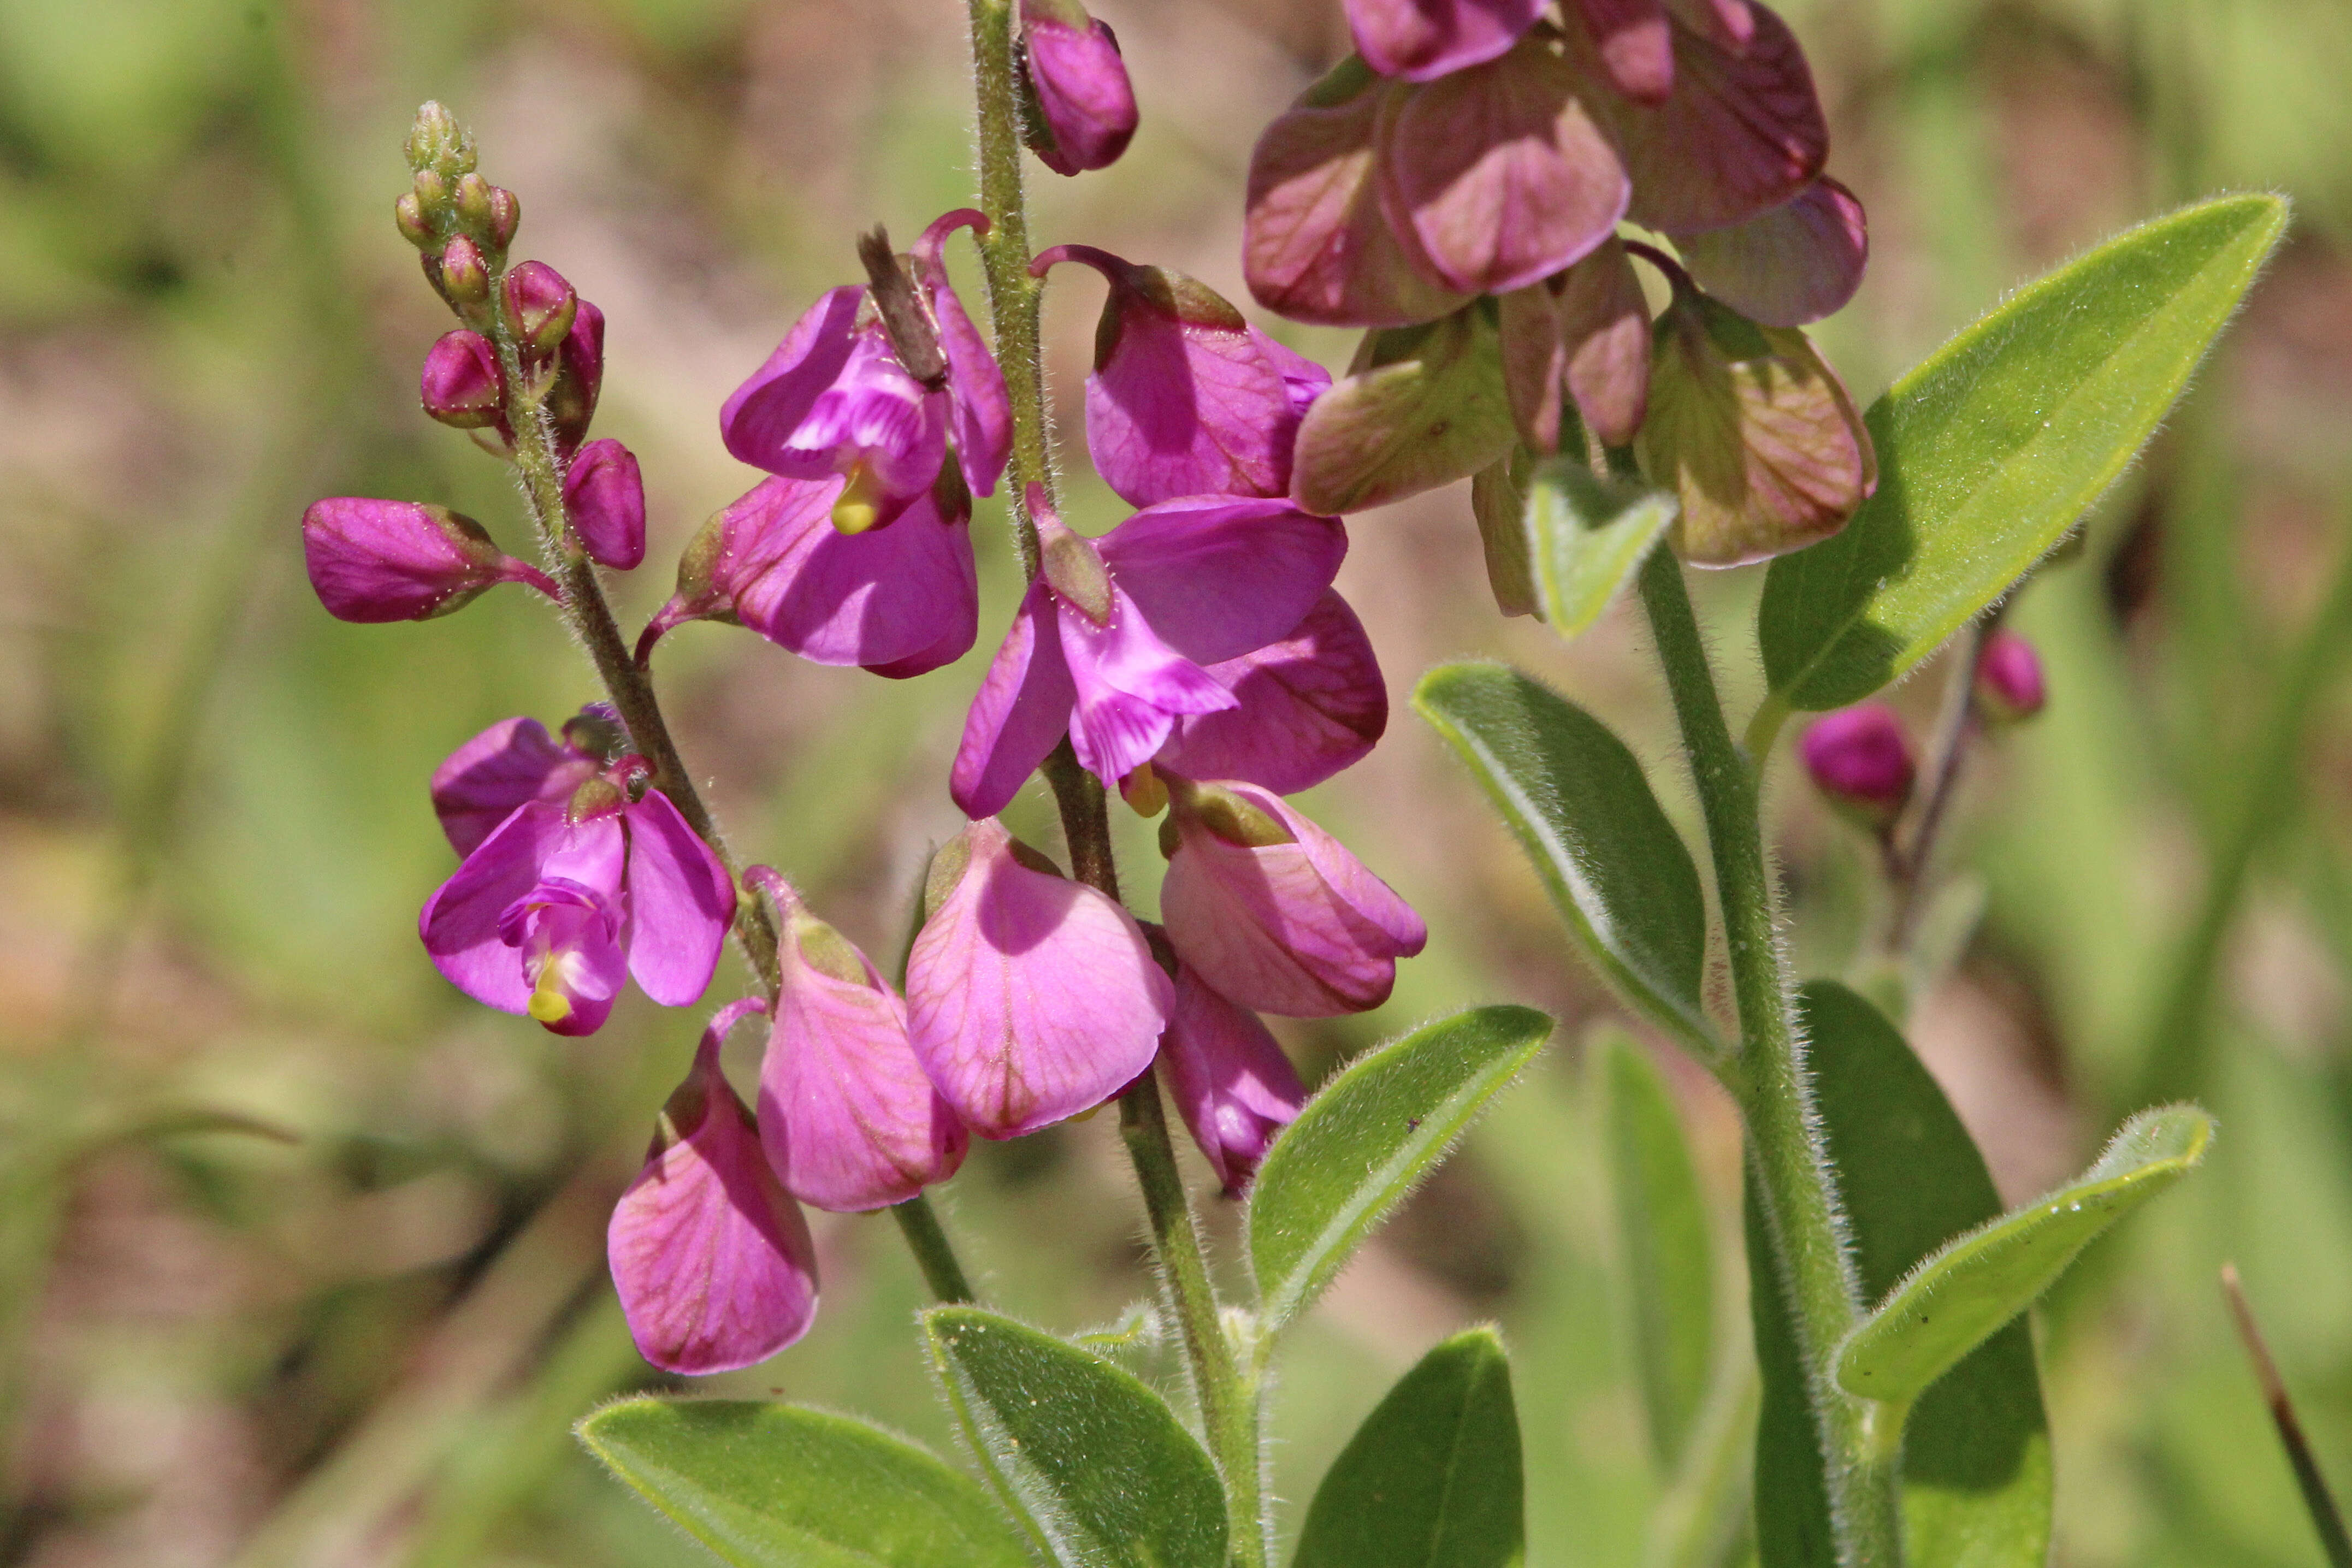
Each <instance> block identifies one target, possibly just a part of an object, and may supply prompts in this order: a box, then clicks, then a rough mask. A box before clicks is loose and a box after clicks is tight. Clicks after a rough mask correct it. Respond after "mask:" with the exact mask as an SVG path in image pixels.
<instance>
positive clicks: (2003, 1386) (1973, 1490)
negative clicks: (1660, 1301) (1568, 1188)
mask: <svg viewBox="0 0 2352 1568" xmlns="http://www.w3.org/2000/svg"><path fill="white" fill-rule="evenodd" d="M1799 1006H1800V1009H1801V1021H1802V1023H1803V1025H1804V1032H1805V1037H1806V1039H1807V1040H1809V1041H1810V1042H1811V1045H1810V1049H1809V1052H1808V1060H1809V1061H1810V1063H1811V1070H1812V1078H1813V1096H1814V1106H1815V1109H1816V1110H1817V1112H1818V1113H1819V1114H1820V1117H1821V1124H1822V1131H1823V1133H1824V1134H1826V1136H1827V1139H1828V1143H1829V1152H1830V1157H1831V1162H1832V1166H1834V1168H1835V1171H1836V1176H1837V1182H1838V1191H1839V1195H1840V1196H1841V1197H1842V1198H1843V1201H1844V1204H1845V1211H1846V1218H1847V1222H1848V1224H1849V1226H1850V1227H1851V1228H1852V1232H1853V1243H1854V1254H1855V1256H1854V1263H1855V1268H1856V1270H1857V1272H1858V1273H1859V1274H1860V1276H1861V1283H1862V1288H1863V1290H1864V1291H1865V1292H1866V1293H1867V1294H1868V1295H1869V1297H1870V1298H1872V1299H1876V1298H1877V1297H1879V1296H1880V1295H1883V1294H1884V1293H1885V1291H1888V1290H1890V1289H1892V1288H1893V1287H1894V1285H1895V1282H1896V1281H1899V1280H1901V1279H1902V1278H1903V1276H1904V1275H1905V1274H1906V1273H1907V1272H1909V1271H1910V1270H1912V1269H1913V1268H1915V1267H1916V1266H1917V1264H1918V1262H1919V1260H1921V1259H1923V1258H1925V1257H1927V1255H1928V1254H1929V1253H1931V1252H1933V1251H1934V1250H1935V1249H1937V1247H1938V1246H1940V1245H1941V1244H1942V1243H1943V1242H1944V1241H1946V1240H1947V1239H1949V1238H1951V1237H1953V1236H1955V1235H1957V1234H1958V1233H1960V1232H1962V1231H1964V1230H1967V1229H1969V1228H1970V1227H1972V1226H1976V1225H1979V1224H1982V1223H1983V1222H1984V1221H1985V1220H1987V1219H1990V1218H1993V1217H1994V1216H1996V1215H1998V1214H1999V1213H2000V1197H1999V1195H1998V1194H1997V1193H1995V1192H1994V1190H1993V1185H1992V1177H1991V1176H1990V1175H1988V1174H1987V1173H1986V1170H1985V1166H1984V1160H1983V1158H1982V1157H1981V1156H1980V1155H1978V1153H1977V1149H1976V1145H1974V1144H1973V1143H1971V1142H1970V1141H1969V1134H1968V1132H1967V1130H1966V1129H1965V1128H1963V1127H1962V1126H1961V1125H1960V1121H1959V1118H1958V1116H1956V1115H1954V1114H1953V1113H1952V1108H1951V1106H1950V1105H1949V1104H1948V1103H1947V1102H1946V1101H1945V1099H1944V1093H1943V1091H1942V1090H1940V1089H1938V1088H1937V1087H1936V1081H1935V1080H1934V1079H1933V1078H1930V1077H1929V1076H1928V1075H1927V1069H1926V1068H1924V1067H1922V1066H1921V1065H1919V1059H1918V1058H1917V1057H1916V1056H1914V1055H1913V1054H1912V1052H1911V1048H1910V1047H1909V1046H1908V1045H1906V1044H1905V1043H1904V1040H1903V1037H1902V1036H1901V1035H1899V1034H1897V1033H1896V1032H1895V1028H1894V1026H1893V1025H1892V1024H1889V1023H1888V1022H1887V1021H1886V1019H1885V1017H1884V1016H1883V1015H1881V1014H1880V1013H1879V1011H1878V1009H1875V1008H1874V1007H1872V1006H1871V1005H1870V1004H1869V1003H1868V1002H1865V1001H1864V1000H1863V999H1862V998H1860V997H1858V996H1856V995H1854V994H1853V992H1852V991H1850V990H1847V989H1846V988H1844V987H1843V986H1839V985H1834V984H1832V983H1830V982H1828V981H1824V980H1816V981H1813V982H1811V984H1809V985H1807V986H1806V987H1805V988H1804V989H1803V990H1802V991H1801V993H1800V996H1799ZM1748 1258H1749V1260H1750V1263H1749V1271H1750V1275H1751V1280H1750V1285H1749V1291H1748V1305H1749V1310H1750V1312H1752V1313H1753V1315H1754V1319H1755V1323H1756V1354H1757V1360H1758V1363H1759V1365H1760V1366H1761V1368H1762V1370H1763V1374H1764V1404H1763V1409H1762V1413H1761V1415H1760V1416H1759V1419H1758V1422H1757V1432H1756V1540H1757V1547H1758V1552H1759V1558H1760V1561H1761V1563H1762V1568H1823V1565H1824V1564H1827V1563H1832V1562H1834V1561H1835V1555H1834V1553H1833V1552H1832V1550H1831V1546H1830V1533H1829V1530H1830V1526H1829V1505H1828V1502H1827V1500H1826V1494H1825V1493H1824V1490H1823V1487H1822V1456H1821V1448H1820V1446H1819V1438H1818V1436H1817V1433H1818V1430H1819V1428H1818V1427H1816V1426H1815V1425H1814V1422H1813V1418H1812V1415H1811V1411H1810V1410H1809V1408H1808V1406H1807V1405H1806V1394H1805V1373H1804V1365H1803V1363H1802V1362H1801V1359H1800V1358H1799V1355H1798V1351H1797V1342H1796V1337H1795V1334H1794V1333H1793V1332H1792V1330H1791V1328H1790V1322H1789V1316H1788V1307H1787V1304H1786V1302H1787V1296H1786V1293H1785V1292H1784V1291H1782V1290H1781V1289H1780V1286H1779V1285H1778V1284H1777V1283H1775V1281H1774V1275H1775V1272H1776V1265H1775V1263H1774V1261H1773V1257H1772V1250H1771V1244H1770V1239H1769V1235H1768V1233H1767V1228H1766V1226H1765V1223H1764V1219H1763V1217H1762V1213H1761V1210H1760V1207H1759V1204H1758V1201H1757V1197H1756V1192H1755V1184H1754V1182H1753V1180H1752V1179H1751V1180H1750V1182H1749V1190H1748ZM2050 1485H2051V1483H2050V1434H2049V1428H2048V1423H2047V1421H2046V1419H2045V1418H2044V1416H2043V1415H2042V1389H2041V1383H2040V1380H2039V1377H2038V1375H2037V1374H2036V1373H2035V1370H2034V1357H2033V1339H2032V1335H2031V1333H2029V1332H2028V1331H2027V1327H2026V1324H2025V1323H2024V1322H2013V1323H2011V1324H2010V1325H2009V1326H2008V1327H2007V1328H2005V1329H2002V1330H2001V1331H2000V1333H1996V1334H1994V1335H1993V1336H1992V1337H1991V1338H1990V1339H1989V1340H1987V1341H1985V1343H1982V1344H1981V1345H1979V1346H1978V1347H1977V1348H1976V1350H1974V1351H1973V1352H1971V1353H1970V1354H1969V1355H1968V1356H1966V1357H1964V1358H1963V1359H1962V1360H1961V1362H1960V1363H1959V1364H1958V1365H1957V1366H1955V1367H1954V1368H1952V1370H1951V1372H1950V1373H1949V1374H1948V1375H1946V1376H1945V1377H1944V1378H1943V1379H1942V1380H1941V1381H1940V1382H1938V1383H1937V1385H1936V1386H1935V1387H1933V1388H1931V1389H1929V1390H1928V1391H1927V1394H1926V1395H1924V1396H1922V1397H1921V1398H1920V1400H1919V1403H1918V1404H1917V1405H1916V1406H1914V1407H1913V1409H1912V1412H1911V1419H1910V1421H1909V1423H1908V1424H1907V1425H1906V1427H1905V1428H1904V1437H1903V1522H1904V1534H1905V1537H1906V1553H1905V1557H1904V1562H1905V1563H1906V1568H2028V1565H2032V1568H2039V1565H2040V1564H2042V1563H2045V1562H2047V1561H2048V1559H2049V1552H2050Z"/></svg>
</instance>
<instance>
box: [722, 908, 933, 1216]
mask: <svg viewBox="0 0 2352 1568" xmlns="http://www.w3.org/2000/svg"><path fill="white" fill-rule="evenodd" d="M744 880H745V881H746V882H747V883H750V884H751V886H752V887H754V888H756V889H758V890H760V891H761V892H763V893H765V894H767V895H768V896H769V897H770V899H772V901H773V902H774V904H775V906H776V912H777V915H778V920H777V925H778V927H779V933H778V938H777V943H776V963H777V967H778V968H779V969H781V970H782V975H783V980H782V986H781V987H780V988H778V991H777V995H776V1010H775V1022H774V1024H773V1026H772V1028H771V1030H769V1033H768V1052H767V1056H766V1058H765V1060H764V1061H763V1063H762V1065H761V1069H760V1143H761V1146H762V1147H763V1148H765V1149H766V1150H767V1152H768V1163H769V1165H770V1166H772V1167H773V1169H774V1170H775V1173H776V1177H777V1179H778V1180H779V1181H782V1183H783V1184H784V1190H785V1191H787V1192H789V1193H791V1194H792V1195H793V1197H796V1198H799V1199H800V1200H801V1201H802V1202H803V1203H810V1204H814V1205H815V1206H816V1207H819V1208H828V1209H833V1210H835V1211H836V1212H855V1211H858V1210H863V1209H870V1208H880V1207H884V1206H885V1205H887V1204H893V1203H904V1202H905V1201H906V1200H907V1199H908V1198H910V1197H914V1196H915V1195H916V1194H917V1193H919V1192H920V1191H922V1190H923V1188H925V1187H926V1186H930V1185H931V1184H932V1183H933V1182H941V1181H945V1180H947V1179H948V1177H950V1176H953V1175H955V1173H956V1167H957V1166H961V1165H962V1164H963V1156H964V1151H965V1149H966V1148H967V1147H968V1146H969V1145H970V1144H971V1137H970V1134H967V1133H966V1132H965V1130H964V1125H963V1124H962V1123H961V1121H959V1120H957V1119H956V1114H955V1113H954V1112H953V1111H952V1110H950V1108H949V1106H948V1103H947V1102H946V1101H945V1100H943V1099H941V1098H940V1094H939V1092H938V1091H937V1090H935V1089H934V1088H932V1087H931V1081H930V1080H929V1078H928V1077H926V1076H925V1075H924V1072H923V1064H922V1062H921V1061H919V1059H918V1058H917V1057H916V1055H915V1051H914V1048H913V1046H912V1045H910V1044H909V1043H908V1039H907V1004H906V1003H905V1002H903V1001H901V1000H899V998H898V992H896V991H895V990H893V989H892V988H890V986H889V984H888V982H887V981H885V980H884V979H883V978H882V976H881V974H880V973H879V972H878V971H877V969H876V968H875V967H874V964H873V961H872V960H871V959H869V958H867V957H866V955H865V954H864V953H862V952H860V951H859V950H858V949H857V947H856V945H855V944H853V943H851V942H850V941H849V940H848V938H846V937H845V936H842V935H841V933H840V932H838V931H835V929H834V928H833V927H832V926H830V925H826V924H825V923H824V921H822V920H820V919H818V918H817V917H816V915H814V914H813V913H812V912H811V911H810V909H809V906H808V904H807V903H806V902H805V901H803V899H802V898H801V896H800V895H799V894H797V893H795V892H794V891H793V887H792V884H791V883H787V882H786V881H784V879H783V878H782V877H781V876H779V875H777V874H776V873H774V872H773V871H771V870H770V869H769V868H768V867H766V866H753V867H752V868H751V870H750V871H748V872H746V873H744Z"/></svg>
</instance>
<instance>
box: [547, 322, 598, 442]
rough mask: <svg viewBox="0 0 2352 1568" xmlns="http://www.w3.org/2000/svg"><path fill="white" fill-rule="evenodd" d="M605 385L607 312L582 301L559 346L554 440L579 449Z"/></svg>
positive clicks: (550, 410) (552, 396) (551, 402)
mask: <svg viewBox="0 0 2352 1568" xmlns="http://www.w3.org/2000/svg"><path fill="white" fill-rule="evenodd" d="M603 388H604V312H603V311H602V310H599V309H597V308H596V307H595V306H593V305H592V304H590V303H589V302H588V301H587V300H585V299H583V300H581V301H580V305H579V311H578V314H576V315H575V316H574V317H573V318H572V330H571V331H570V332H569V333H568V334H566V335H565V337H564V340H563V346H562V348H560V349H558V350H556V355H555V385H554V387H553V389H552V390H551V391H550V392H548V394H547V405H546V406H547V415H548V417H549V418H550V419H551V420H553V421H554V422H555V444H556V448H557V450H558V451H560V452H562V453H564V454H566V455H569V454H570V453H572V452H574V451H577V450H578V449H579V446H580V444H581V442H583V441H584V440H586V439H587V437H588V425H589V422H590V421H591V420H593V419H594V418H595V417H596V394H597V393H598V392H600V391H602V390H603Z"/></svg>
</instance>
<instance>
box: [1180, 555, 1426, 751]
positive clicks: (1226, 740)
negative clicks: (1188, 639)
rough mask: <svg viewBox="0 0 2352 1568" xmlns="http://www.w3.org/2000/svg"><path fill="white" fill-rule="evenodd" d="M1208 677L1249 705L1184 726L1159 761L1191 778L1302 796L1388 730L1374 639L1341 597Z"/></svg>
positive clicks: (1185, 720)
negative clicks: (1287, 632)
mask: <svg viewBox="0 0 2352 1568" xmlns="http://www.w3.org/2000/svg"><path fill="white" fill-rule="evenodd" d="M1208 674H1209V677H1210V678H1211V679H1212V680H1213V681H1215V682H1216V683H1217V684H1218V685H1222V686H1223V687H1224V688H1225V689H1226V690H1227V691H1230V692H1232V693H1233V694H1234V696H1235V697H1236V698H1238V699H1239V700H1240V703H1241V706H1239V707H1237V708H1230V709H1227V710H1224V711H1223V712H1219V713H1206V714H1187V715H1185V716H1182V717H1180V718H1179V719H1177V721H1176V725H1175V728H1174V729H1173V731H1172V732H1171V734H1170V735H1169V737H1168V741H1167V744H1166V745H1164V746H1162V747H1160V756H1159V758H1158V760H1159V762H1160V764H1161V765H1163V766H1165V767H1167V768H1171V769H1172V770H1174V771H1175V772H1177V773H1181V774H1182V775H1184V776H1185V777H1186V778H1188V779H1242V780H1244V781H1245V782H1248V783H1251V784H1256V785H1259V786H1261V787H1263V788H1265V789H1270V790H1272V791H1274V793H1276V794H1277V795H1295V794H1297V792H1298V791H1300V790H1302V789H1313V788H1314V787H1315V786H1316V785H1318V784H1320V783H1321V782H1323V780H1325V779H1328V778H1330V777H1331V776H1332V775H1333V774H1335V773H1338V772H1339V770H1340V769H1341V768H1347V767H1349V766H1351V765H1352V764H1354V763H1355V762H1357V761H1358V760H1360V758H1363V757H1364V756H1365V754H1367V753H1368V752H1370V750H1371V748H1372V746H1373V744H1374V743H1375V742H1377V741H1378V740H1379V739H1380V737H1381V734H1382V733H1383V732H1384V731H1385V730H1386V729H1387V728H1388V721H1389V694H1388V686H1387V685H1386V683H1385V682H1383V681H1382V680H1381V667H1380V664H1379V661H1378V660H1377V659H1376V658H1375V657H1374V655H1373V653H1372V643H1371V639H1370V638H1369V637H1367V636H1366V635H1364V628H1363V623H1362V622H1360V621H1358V620H1357V619H1356V612H1354V611H1353V610H1350V609H1349V607H1348V601H1346V600H1344V599H1342V598H1340V597H1339V593H1338V592H1337V591H1328V590H1327V591H1325V592H1324V595H1323V597H1322V598H1321V599H1319V600H1318V601H1316V602H1315V608H1314V609H1312V610H1310V611H1308V612H1307V619H1306V620H1305V621H1303V622H1300V623H1299V625H1298V627H1297V629H1296V630H1295V631H1293V632H1291V633H1290V635H1289V636H1287V637H1286V638H1284V639H1283V640H1282V641H1281V642H1279V643H1268V644H1266V645H1265V647H1263V648H1260V649H1259V650H1257V651H1256V652H1255V653H1244V654H1243V655H1242V656H1241V657H1240V658H1238V659H1228V660H1226V661H1224V662H1223V663H1222V664H1211V665H1210V666H1209V667H1208Z"/></svg>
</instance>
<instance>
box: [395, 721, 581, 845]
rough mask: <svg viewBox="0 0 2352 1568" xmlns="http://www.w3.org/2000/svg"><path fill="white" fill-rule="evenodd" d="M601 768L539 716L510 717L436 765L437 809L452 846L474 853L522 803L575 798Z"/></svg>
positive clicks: (434, 790) (434, 805) (435, 795)
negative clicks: (562, 741)
mask: <svg viewBox="0 0 2352 1568" xmlns="http://www.w3.org/2000/svg"><path fill="white" fill-rule="evenodd" d="M595 771H596V765H595V763H594V762H593V761H591V760H590V759H588V758H585V757H583V756H581V755H580V754H579V753H578V752H575V751H573V750H572V749H571V748H569V747H565V746H563V745H562V744H560V743H559V742H557V741H556V740H555V739H554V737H551V736H550V735H549V734H548V733H547V727H546V726H544V725H542V724H541V723H540V722H539V720H537V719H535V718H504V719H500V720H499V722H498V723H496V724H494V725H492V726H490V727H489V728H488V729H486V730H484V731H482V733H481V734H479V735H478V736H476V737H474V738H473V739H471V740H469V741H467V742H466V744H465V745H463V746H461V747H458V748H457V750H455V751H453V752H451V753H450V754H449V758H448V760H447V761H446V762H444V763H442V764H441V766H440V767H438V768H435V769H434V770H433V810H434V813H435V814H436V816H438V817H439V818H440V819H441V831H443V832H445V833H446V834H448V835H449V845H450V847H451V848H452V849H454V850H456V851H457V852H458V853H459V854H461V855H465V854H471V853H472V852H474V848H475V846H476V845H478V844H479V843H480V842H481V841H483V840H484V839H486V838H488V836H489V833H490V830H491V829H493V828H495V827H497V826H498V825H499V823H500V822H503V821H506V820H507V818H508V816H509V814H510V813H511V812H513V810H514V809H515V808H516V807H518V806H520V805H523V804H525V803H527V802H529V801H531V800H569V799H570V798H571V795H572V790H574V789H578V788H579V787H580V786H581V785H582V784H583V783H584V782H586V781H587V779H588V778H589V777H590V776H591V775H592V774H593V773H594V772H595Z"/></svg>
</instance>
